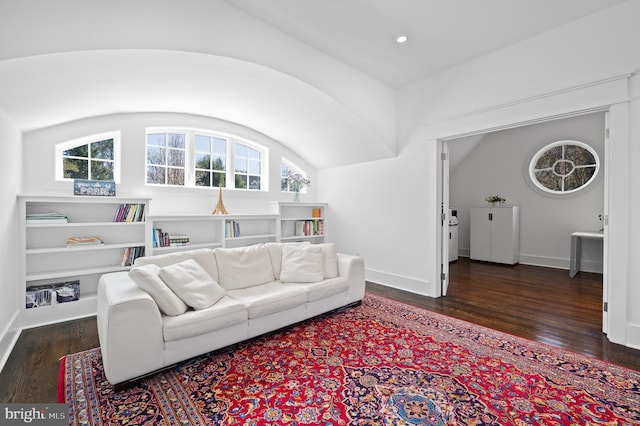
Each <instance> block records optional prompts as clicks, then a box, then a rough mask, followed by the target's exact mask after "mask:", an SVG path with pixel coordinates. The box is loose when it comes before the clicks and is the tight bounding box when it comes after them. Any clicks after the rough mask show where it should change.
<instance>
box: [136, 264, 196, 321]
mask: <svg viewBox="0 0 640 426" xmlns="http://www.w3.org/2000/svg"><path fill="white" fill-rule="evenodd" d="M159 272H160V267H159V266H158V265H156V264H154V263H149V264H147V265H136V266H134V267H133V268H131V270H130V271H129V277H131V279H132V280H133V281H134V282H135V283H136V284H137V285H138V287H140V288H141V289H143V290H144V291H146V292H147V293H149V295H150V296H151V297H152V298H153V300H155V302H156V304H157V305H158V308H159V309H160V311H162V313H163V314H165V315H171V316H175V315H181V314H183V313H185V312H186V310H187V305H186V304H185V303H184V302H183V301H182V299H180V298H179V297H178V296H177V295H176V294H175V293H174V292H173V290H171V289H170V288H169V287H168V286H167V285H166V284H165V282H164V281H162V280H161V279H160V277H159V276H158V273H159Z"/></svg>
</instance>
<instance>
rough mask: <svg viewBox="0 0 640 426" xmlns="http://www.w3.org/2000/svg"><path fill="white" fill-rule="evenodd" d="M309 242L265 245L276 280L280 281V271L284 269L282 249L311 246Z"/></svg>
mask: <svg viewBox="0 0 640 426" xmlns="http://www.w3.org/2000/svg"><path fill="white" fill-rule="evenodd" d="M310 244H311V243H310V242H309V241H299V242H298V241H297V242H292V243H265V245H264V246H265V247H266V248H267V250H268V251H269V257H270V258H271V266H272V267H273V275H274V278H275V279H276V280H279V279H280V269H281V267H282V247H284V246H287V245H310Z"/></svg>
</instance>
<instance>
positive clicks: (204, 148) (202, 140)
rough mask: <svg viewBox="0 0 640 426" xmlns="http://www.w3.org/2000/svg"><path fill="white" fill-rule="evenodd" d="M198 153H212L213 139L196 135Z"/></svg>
mask: <svg viewBox="0 0 640 426" xmlns="http://www.w3.org/2000/svg"><path fill="white" fill-rule="evenodd" d="M196 151H198V152H211V138H210V137H209V136H201V135H196Z"/></svg>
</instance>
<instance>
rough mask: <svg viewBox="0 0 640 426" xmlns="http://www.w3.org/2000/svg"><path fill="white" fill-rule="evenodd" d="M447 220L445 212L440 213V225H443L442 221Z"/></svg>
mask: <svg viewBox="0 0 640 426" xmlns="http://www.w3.org/2000/svg"><path fill="white" fill-rule="evenodd" d="M446 219H447V214H446V213H445V212H441V213H440V220H441V221H442V223H444V221H445V220H446Z"/></svg>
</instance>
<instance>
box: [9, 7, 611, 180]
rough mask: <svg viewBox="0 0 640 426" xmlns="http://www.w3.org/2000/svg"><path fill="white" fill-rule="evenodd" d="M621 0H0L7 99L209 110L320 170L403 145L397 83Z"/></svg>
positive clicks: (80, 110)
mask: <svg viewBox="0 0 640 426" xmlns="http://www.w3.org/2000/svg"><path fill="white" fill-rule="evenodd" d="M620 2H622V0H562V1H557V0H518V1H514V0H483V1H478V0H446V1H445V0H394V1H389V0H349V1H344V0H322V1H320V0H307V1H300V0H269V1H264V0H184V1H181V2H175V1H172V0H153V1H152V0H137V1H135V2H131V1H129V0H111V1H109V2H87V1H85V0H58V1H56V2H51V1H49V0H25V1H16V2H9V1H0V110H2V111H3V112H4V114H6V115H7V116H8V118H9V120H10V121H12V122H13V123H15V125H16V127H17V128H18V129H19V130H20V131H22V132H29V131H32V130H37V129H43V128H47V127H50V126H55V125H57V124H61V123H66V122H71V121H74V120H80V119H83V118H89V117H95V116H102V115H108V114H117V113H130V112H174V113H186V114H196V115H204V116H212V117H216V118H220V119H223V120H228V121H231V122H235V123H239V124H241V125H244V126H247V127H250V128H252V129H254V130H256V131H258V132H261V133H263V134H265V135H267V136H269V137H271V138H273V139H275V140H277V141H279V142H281V143H283V144H284V145H285V146H287V147H288V148H289V149H291V150H292V151H294V152H296V153H298V155H300V156H301V157H302V158H304V159H306V160H307V162H308V163H309V164H311V165H312V166H313V167H316V168H319V169H321V168H327V167H334V166H339V165H343V164H350V163H356V162H362V161H371V160H376V159H380V158H387V157H390V156H393V155H395V154H396V150H397V148H396V145H397V142H396V137H397V136H396V134H397V130H396V121H395V120H396V114H397V111H396V97H395V94H396V92H395V91H396V89H397V88H399V87H402V86H403V85H406V84H408V83H411V82H413V81H415V80H417V79H421V78H425V77H428V76H430V75H433V74H435V73H439V72H443V71H445V70H447V69H448V68H451V67H453V66H457V65H460V64H463V63H464V62H467V61H470V60H472V59H474V58H476V57H479V56H482V55H485V54H487V53H489V52H492V51H495V50H497V49H500V48H503V47H505V46H508V45H511V44H514V43H517V42H519V41H521V40H524V39H526V38H529V37H533V36H535V35H536V34H540V33H542V32H546V31H549V30H551V29H553V28H556V27H558V26H561V25H564V24H567V23H570V22H572V21H574V20H577V19H580V18H582V17H584V16H587V15H589V14H592V13H596V12H597V11H599V10H601V9H604V8H608V7H612V6H614V5H615V4H617V3H620ZM400 34H405V35H407V36H408V38H409V39H408V41H407V42H406V43H405V44H402V45H399V44H397V43H396V42H395V38H396V36H398V35H400ZM337 152H339V153H340V155H336V153H337Z"/></svg>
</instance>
